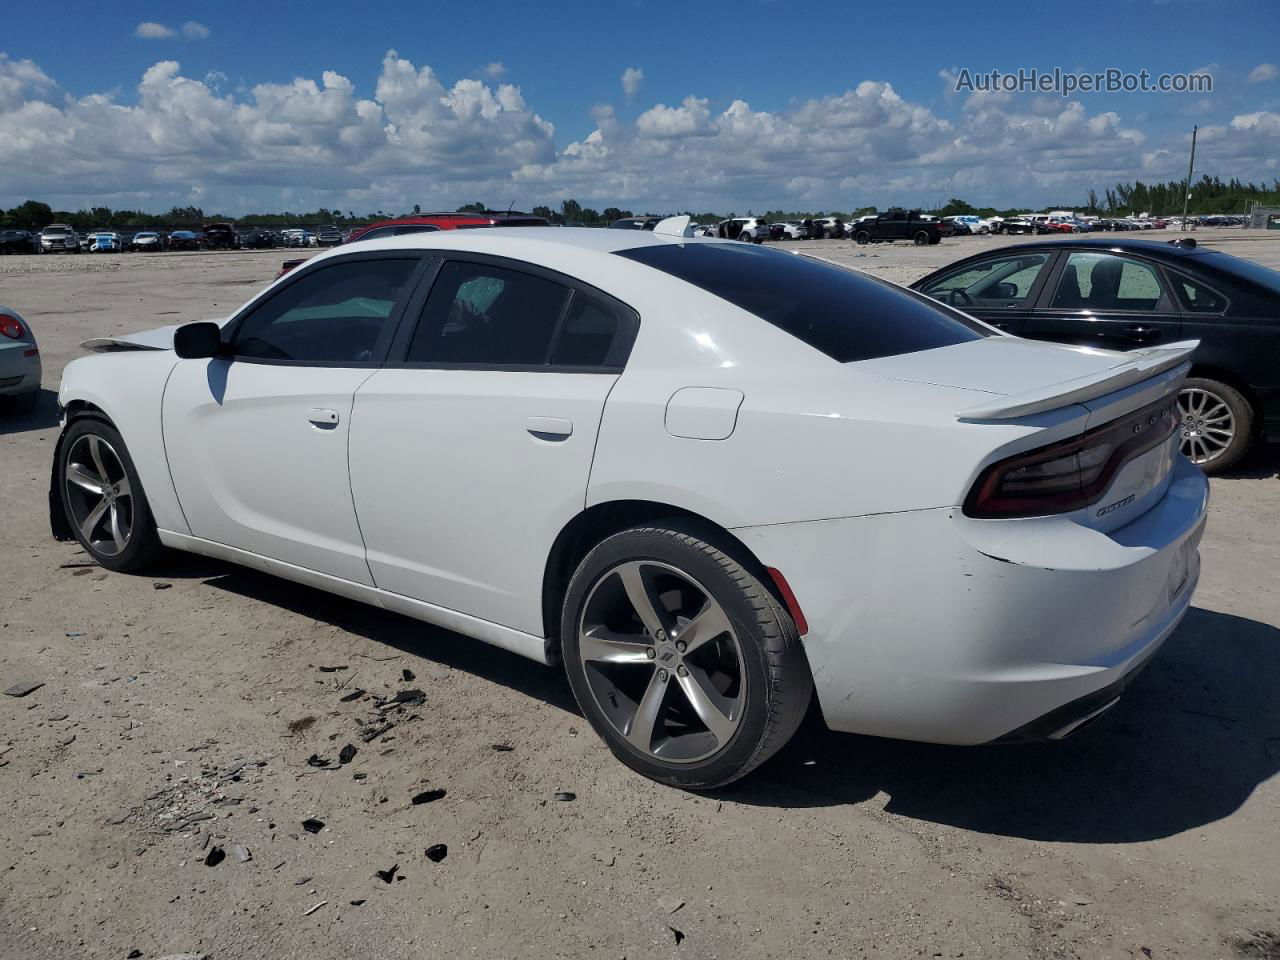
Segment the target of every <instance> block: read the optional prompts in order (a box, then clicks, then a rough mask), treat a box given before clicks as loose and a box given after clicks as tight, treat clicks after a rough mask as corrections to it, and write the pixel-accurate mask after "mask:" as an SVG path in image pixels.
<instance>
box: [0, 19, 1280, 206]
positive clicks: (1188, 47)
mask: <svg viewBox="0 0 1280 960" xmlns="http://www.w3.org/2000/svg"><path fill="white" fill-rule="evenodd" d="M148 23H149V24H152V26H150V27H144V28H142V29H141V30H140V29H139V25H140V24H148ZM184 24H191V25H190V26H187V27H186V28H185V29H184ZM139 33H141V34H143V35H139ZM1277 36H1280V4H1277V3H1275V2H1274V0H1256V2H1225V0H1224V2H1212V0H1165V2H1155V0H1119V2H1105V3H1104V2H1101V0H1078V2H1077V3H1076V4H1075V5H1074V7H1073V9H1071V10H1068V9H1067V8H1066V7H1064V5H1062V4H1053V5H1049V4H1036V3H1027V2H1025V0H1023V2H1018V3H993V2H978V3H966V4H956V3H954V2H948V3H932V2H915V3H903V2H899V3H892V4H885V3H880V4H863V3H818V2H803V0H800V2H789V3H788V2H739V3H728V2H704V3H681V4H668V3H652V2H637V0H630V2H598V3H577V2H574V3H555V4H550V3H543V4H534V3H528V2H524V3H483V4H453V3H430V4H426V3H382V2H363V3H360V4H350V3H342V4H339V3H328V2H321V0H315V2H311V3H306V4H282V3H263V2H258V3H241V2H225V3H219V4H209V3H207V2H206V3H203V4H182V3H132V4H128V5H88V4H68V5H41V6H39V7H33V6H31V5H26V6H24V7H21V8H17V9H14V8H12V7H11V8H10V9H8V10H6V12H5V13H3V14H0V54H3V55H4V57H3V58H2V59H0V163H3V164H4V168H5V169H8V170H16V175H15V176H13V177H6V178H3V179H0V204H4V205H12V203H16V202H19V201H20V200H22V199H26V197H27V195H28V194H30V195H33V196H36V195H38V196H40V197H45V198H48V199H50V201H51V202H54V201H57V202H58V203H60V204H61V205H64V206H80V205H92V204H94V203H108V204H110V205H112V206H124V205H138V206H145V207H148V208H163V207H167V206H168V205H171V204H172V203H185V202H198V203H200V204H202V205H204V206H206V207H208V208H211V209H214V208H217V209H223V210H225V211H226V212H229V213H237V212H242V211H243V210H246V209H263V208H265V207H281V206H290V207H293V208H301V207H303V206H307V205H312V206H314V205H320V204H324V205H328V206H340V207H344V208H346V207H349V206H353V205H354V206H355V208H356V209H358V210H364V209H373V208H385V209H387V210H393V209H396V208H397V205H411V204H412V203H414V202H419V203H422V204H423V206H435V205H441V206H445V205H451V206H456V205H457V203H461V202H463V201H464V200H468V199H481V200H484V201H486V202H488V203H491V204H495V205H496V204H498V203H501V204H502V205H503V206H505V205H506V203H508V202H512V201H514V202H516V203H517V204H518V205H523V206H530V205H532V204H534V203H538V202H546V203H554V202H557V201H558V200H559V199H562V198H563V197H565V196H576V197H578V199H580V200H582V201H583V202H584V203H587V204H588V205H594V206H606V205H618V206H624V207H632V208H635V209H652V210H658V211H661V210H667V209H674V208H684V207H692V208H695V209H703V208H715V209H719V210H725V211H728V210H730V209H733V210H736V211H739V212H741V211H745V210H746V209H748V208H751V207H755V208H765V207H776V206H782V207H807V208H811V209H816V208H819V207H823V208H828V209H830V208H837V209H847V208H852V207H855V206H862V205H864V204H867V203H871V204H877V203H878V204H880V205H884V204H887V203H892V202H927V201H933V200H936V199H939V198H942V199H945V198H946V197H949V196H963V197H965V198H966V199H969V200H971V201H973V202H976V203H984V204H985V203H990V204H993V205H996V206H1005V205H1013V204H1026V205H1032V206H1033V205H1037V204H1039V203H1048V202H1057V201H1062V202H1065V201H1067V200H1070V199H1072V198H1074V197H1080V196H1083V193H1084V192H1085V191H1087V189H1088V188H1089V187H1090V186H1093V187H1096V188H1098V189H1099V190H1100V189H1101V188H1103V187H1105V186H1107V185H1108V184H1109V183H1112V182H1114V181H1115V180H1116V179H1125V180H1128V179H1133V178H1134V177H1139V178H1143V179H1161V178H1171V177H1174V176H1180V175H1181V171H1180V166H1181V167H1185V140H1186V138H1187V136H1188V135H1189V131H1190V127H1191V125H1192V124H1193V123H1199V124H1200V125H1201V126H1202V127H1204V128H1206V130H1207V133H1206V139H1205V154H1204V160H1205V162H1204V163H1203V164H1200V166H1201V168H1202V169H1204V170H1205V171H1206V172H1211V173H1218V174H1220V175H1222V176H1224V177H1229V176H1233V175H1236V176H1240V177H1242V178H1243V179H1254V180H1259V179H1264V178H1265V179H1271V178H1273V177H1277V176H1280V167H1278V166H1277V160H1276V158H1277V157H1278V156H1280V69H1277V66H1278V62H1280V51H1278V50H1277V49H1276V47H1275V39H1276V37H1277ZM392 50H394V51H395V56H394V57H393V58H388V51H392ZM172 64H177V65H178V66H176V67H175V66H173V65H172ZM1055 66H1056V67H1061V68H1062V69H1063V70H1069V71H1085V72H1094V71H1100V70H1103V69H1105V68H1108V67H1117V68H1120V69H1123V70H1132V71H1137V70H1140V69H1146V70H1148V71H1150V72H1151V73H1152V74H1159V73H1163V72H1169V73H1173V72H1189V71H1198V70H1206V71H1208V72H1209V73H1211V74H1212V75H1213V77H1214V90H1213V92H1212V93H1211V94H1159V93H1131V94H1123V93H1121V94H1103V93H1089V94H1078V95H1076V96H1075V97H1074V98H1072V99H1070V100H1064V99H1063V98H1061V97H1058V96H1043V95H1031V94H1017V95H1014V96H1002V97H990V96H988V97H985V98H984V97H982V96H981V95H980V96H977V97H974V98H970V97H968V96H966V95H956V94H955V93H954V92H953V91H952V90H951V87H952V85H953V81H952V80H951V79H950V73H949V71H952V70H954V69H956V68H962V67H967V68H969V69H970V70H972V71H975V72H977V71H987V70H991V69H1000V70H1005V71H1012V70H1016V69H1018V68H1019V67H1028V68H1030V67H1038V68H1041V69H1046V68H1048V69H1051V68H1053V67H1055ZM628 69H630V70H632V71H634V72H633V73H632V74H631V75H630V76H631V77H633V78H634V80H633V82H632V84H631V85H630V87H629V89H624V84H623V80H622V77H623V73H624V71H626V70H628ZM424 71H425V72H424ZM326 77H328V78H329V79H326ZM299 81H300V82H299ZM442 103H443V104H444V105H443V106H442ZM361 104H364V106H362V105H361ZM7 134H11V136H6V135H7ZM184 134H185V136H184ZM6 141H8V142H6ZM51 160H52V162H51ZM106 165H109V166H110V168H111V169H110V170H103V169H101V167H103V166H106Z"/></svg>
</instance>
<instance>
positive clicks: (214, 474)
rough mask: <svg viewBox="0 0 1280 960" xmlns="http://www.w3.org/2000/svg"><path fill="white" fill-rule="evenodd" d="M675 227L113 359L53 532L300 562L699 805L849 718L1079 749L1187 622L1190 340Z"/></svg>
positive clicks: (125, 556) (326, 285) (299, 299)
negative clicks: (1120, 345)
mask: <svg viewBox="0 0 1280 960" xmlns="http://www.w3.org/2000/svg"><path fill="white" fill-rule="evenodd" d="M689 232H690V231H688V229H687V225H686V222H685V221H684V218H679V220H676V221H675V222H673V221H667V222H665V223H663V224H661V225H660V226H659V228H658V229H657V230H655V231H654V232H652V233H650V232H640V231H635V232H632V231H620V230H587V229H566V228H560V229H554V228H546V229H543V228H529V227H525V228H521V229H509V230H508V229H493V230H470V231H441V232H438V233H424V234H412V235H406V236H399V237H392V238H387V239H384V240H374V241H370V242H368V243H361V244H360V245H359V246H358V248H347V247H339V248H337V249H336V250H334V251H332V252H329V253H325V254H322V255H320V256H316V257H314V258H312V259H311V260H309V261H307V263H306V265H305V266H303V267H300V268H298V269H296V270H294V271H293V272H291V273H289V274H287V275H286V276H284V277H282V278H280V279H278V280H277V281H276V282H275V283H273V284H271V285H270V286H269V287H267V289H265V290H264V291H262V292H261V293H260V294H258V295H257V296H256V297H254V298H253V299H252V300H250V301H249V303H247V304H246V305H245V306H244V307H243V308H241V309H240V310H238V311H236V313H235V314H233V315H232V316H231V317H229V318H228V319H226V320H225V321H221V322H218V323H195V324H188V325H185V326H182V327H179V328H176V330H175V329H174V328H167V329H163V330H159V331H151V332H149V333H144V334H138V335H134V336H129V337H120V338H112V339H105V340H99V341H90V342H89V343H87V344H86V346H88V347H90V348H91V349H94V350H97V351H98V353H97V354H96V355H93V356H88V357H83V358H81V359H78V360H76V361H75V362H73V363H72V364H70V365H69V366H68V367H67V369H66V372H65V374H64V376H63V380H62V385H61V390H60V393H59V400H60V403H61V406H62V409H63V411H64V415H65V420H64V429H63V431H62V434H61V437H60V439H59V441H58V444H57V450H56V453H55V462H54V466H53V475H52V484H51V491H50V494H51V496H50V504H51V510H52V521H53V527H54V532H55V534H56V535H58V536H60V537H62V538H65V539H70V538H71V537H74V538H75V539H77V540H79V542H80V543H81V544H82V545H83V546H84V548H85V549H86V550H87V551H89V553H90V554H91V555H92V556H93V557H94V558H95V559H96V560H97V561H98V562H100V563H101V564H103V565H104V566H106V567H109V568H111V569H114V570H130V569H134V568H137V567H139V566H142V565H144V564H148V563H151V562H153V561H154V560H155V559H156V557H157V554H158V553H159V552H160V550H161V548H162V547H170V548H176V549H179V550H188V551H193V552H195V553H201V554H206V555H208V556H212V557H218V558H222V559H225V560H229V561H232V562H235V563H241V564H245V565H248V566H251V567H254V568H257V569H259V570H265V571H268V572H270V573H273V574H278V575H280V576H282V577H287V578H289V579H291V580H296V581H300V582H302V583H304V584H309V585H311V586H313V587H316V588H318V589H321V590H327V591H331V592H333V593H337V594H341V595H343V596H346V597H351V598H355V599H358V600H362V601H365V602H368V603H371V604H373V605H375V606H379V607H383V608H386V609H389V610H395V611H399V612H401V613H404V614H407V615H409V616H411V617H416V618H419V619H421V620H425V621H428V622H431V623H434V624H439V625H442V626H444V627H448V628H451V629H452V630H455V631H457V632H458V633H460V634H465V635H467V636H470V637H474V638H476V639H478V640H483V641H486V642H488V643H492V644H495V645H497V646H500V647H504V648H506V649H508V650H512V651H515V652H517V653H520V654H523V655H525V656H527V657H531V658H533V659H535V660H539V661H542V662H544V663H547V664H556V663H559V662H563V664H564V667H565V670H566V672H567V674H568V678H569V682H570V684H571V686H572V688H573V691H574V693H575V695H576V696H577V700H578V704H579V705H580V707H581V709H582V712H583V714H584V715H585V716H586V718H587V719H588V720H589V721H590V722H591V724H592V726H593V727H594V728H595V729H596V731H597V732H598V733H599V735H600V736H601V737H602V738H603V739H604V741H605V742H606V743H607V744H608V746H609V747H610V749H611V750H612V751H613V752H614V753H615V754H616V755H617V756H618V758H619V759H621V760H622V761H623V762H624V763H627V764H628V765H630V766H631V767H633V768H634V769H636V770H638V771H640V772H641V773H643V774H645V775H646V776H649V777H653V778H654V779H657V780H660V781H663V782H665V783H669V784H673V785H679V786H682V787H687V788H707V787H712V786H716V785H719V784H724V783H727V782H729V781H732V780H734V779H736V778H738V777H741V776H743V775H744V774H745V773H747V772H748V771H750V770H751V769H752V768H754V767H755V766H756V765H758V764H759V763H761V762H762V761H763V760H765V759H767V758H768V757H769V756H770V755H771V754H773V753H774V752H775V751H777V750H778V748H779V747H781V746H782V745H783V744H784V743H785V742H786V741H787V739H788V738H789V737H790V736H791V735H792V733H794V731H795V730H796V728H797V726H798V725H799V723H800V721H801V718H802V716H803V715H804V713H805V712H806V709H807V708H808V707H809V705H810V701H811V699H812V698H813V696H814V695H816V697H817V703H818V705H819V706H820V708H821V713H822V717H823V718H824V720H825V722H826V723H827V724H828V725H829V726H830V727H832V728H834V729H837V730H845V731H853V732H857V733H865V734H874V735H877V736H885V737H900V738H907V739H914V740H928V741H936V742H942V743H954V744H978V743H986V742H990V741H995V740H1016V739H1028V738H1046V737H1048V738H1056V737H1061V736H1065V735H1066V734H1067V733H1069V732H1071V731H1072V730H1074V729H1076V728H1078V727H1079V726H1081V725H1082V724H1083V723H1085V722H1087V721H1089V720H1091V719H1093V718H1094V717H1095V716H1097V715H1099V714H1100V713H1102V712H1103V711H1104V710H1106V709H1107V708H1108V707H1109V706H1111V704H1113V703H1114V702H1115V701H1116V699H1117V698H1118V697H1119V695H1120V693H1121V691H1122V690H1123V689H1124V687H1125V686H1126V685H1127V684H1128V683H1129V681H1130V680H1131V679H1132V678H1133V677H1134V675H1135V674H1136V673H1137V671H1138V670H1139V669H1140V668H1141V667H1142V666H1143V665H1144V664H1145V663H1146V662H1147V661H1148V659H1149V658H1150V657H1151V656H1152V654H1153V653H1154V652H1155V651H1156V649H1157V648H1158V647H1159V646H1160V644H1161V643H1162V642H1163V641H1164V639H1165V638H1166V637H1168V635H1169V634H1170V632H1171V631H1172V630H1173V629H1174V627H1175V626H1176V625H1177V624H1178V622H1179V620H1180V618H1181V617H1182V615H1183V614H1184V613H1185V612H1186V610H1187V607H1188V604H1189V603H1190V600H1191V594H1192V591H1193V589H1194V587H1195V584H1196V580H1197V577H1198V573H1199V554H1198V550H1197V545H1198V543H1199V540H1200V536H1201V533H1202V531H1203V528H1204V518H1205V508H1206V503H1207V487H1206V482H1205V479H1204V476H1203V475H1202V474H1201V472H1200V471H1199V470H1197V469H1195V468H1194V467H1193V466H1191V464H1189V463H1188V462H1187V461H1186V460H1185V459H1184V458H1183V457H1182V456H1181V455H1180V454H1179V453H1178V438H1177V435H1176V431H1175V427H1176V425H1177V423H1178V412H1177V403H1176V398H1177V392H1178V386H1179V384H1180V382H1181V381H1182V379H1183V377H1184V376H1185V375H1186V373H1187V369H1188V363H1187V360H1188V357H1189V355H1190V353H1191V351H1192V349H1193V348H1194V346H1195V344H1194V343H1189V344H1175V345H1172V346H1167V347H1163V348H1159V349H1149V350H1142V351H1136V352H1131V353H1112V352H1109V351H1102V350H1094V349H1084V348H1074V347H1063V346H1058V345H1053V344H1046V343H1039V342H1033V341H1028V340H1022V339H1019V338H1016V337H1011V336H1006V335H1003V334H1001V333H1000V332H999V331H997V330H994V329H992V328H990V327H987V326H985V325H983V324H981V323H979V322H978V321H976V320H973V319H972V318H970V317H968V316H966V315H964V314H962V313H959V312H957V311H955V310H952V309H950V308H948V307H946V306H943V305H941V304H938V303H936V302H934V301H931V300H927V299H925V298H923V297H921V296H918V295H916V294H914V293H912V292H911V291H909V290H905V289H902V288H900V287H897V286H894V285H891V284H888V283H885V282H882V281H880V280H876V279H874V278H871V277H869V276H866V275H863V274H860V273H857V272H854V271H851V270H847V269H844V268H842V267H839V266H835V265H832V264H830V263H826V262H822V261H819V260H816V259H813V258H810V257H806V256H802V255H797V254H793V253H790V252H781V251H777V250H771V249H765V248H761V247H758V246H756V245H754V244H743V243H734V242H730V241H720V240H709V239H693V238H691V237H689V236H688V235H687V234H688V233H689Z"/></svg>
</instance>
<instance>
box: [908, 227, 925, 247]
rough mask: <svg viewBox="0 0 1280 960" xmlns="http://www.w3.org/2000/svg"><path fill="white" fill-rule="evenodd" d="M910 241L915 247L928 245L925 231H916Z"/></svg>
mask: <svg viewBox="0 0 1280 960" xmlns="http://www.w3.org/2000/svg"><path fill="white" fill-rule="evenodd" d="M911 239H912V240H913V241H914V242H915V245H916V246H917V247H927V246H928V245H929V232H928V231H927V230H917V231H916V232H915V235H914V236H913V237H912V238H911Z"/></svg>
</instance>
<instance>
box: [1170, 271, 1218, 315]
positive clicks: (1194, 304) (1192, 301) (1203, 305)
mask: <svg viewBox="0 0 1280 960" xmlns="http://www.w3.org/2000/svg"><path fill="white" fill-rule="evenodd" d="M1173 286H1174V289H1176V290H1177V291H1178V298H1179V299H1180V300H1181V301H1182V308H1183V309H1184V310H1186V311H1187V312H1188V313H1221V312H1222V311H1223V310H1225V309H1227V298H1226V297H1224V296H1223V295H1222V294H1220V293H1218V292H1217V291H1216V290H1214V289H1212V288H1211V287H1207V286H1205V285H1204V284H1203V283H1201V282H1200V281H1199V280H1192V279H1191V278H1190V277H1184V276H1183V275H1182V274H1180V273H1178V274H1174V275H1173Z"/></svg>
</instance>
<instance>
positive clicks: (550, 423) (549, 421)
mask: <svg viewBox="0 0 1280 960" xmlns="http://www.w3.org/2000/svg"><path fill="white" fill-rule="evenodd" d="M524 428H525V429H526V430H528V431H529V435H530V436H532V437H534V438H535V439H538V440H556V441H558V440H567V439H569V437H571V436H572V435H573V421H572V420H565V419H564V418H562V417H529V418H528V419H527V420H525V422H524Z"/></svg>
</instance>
